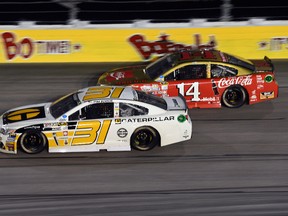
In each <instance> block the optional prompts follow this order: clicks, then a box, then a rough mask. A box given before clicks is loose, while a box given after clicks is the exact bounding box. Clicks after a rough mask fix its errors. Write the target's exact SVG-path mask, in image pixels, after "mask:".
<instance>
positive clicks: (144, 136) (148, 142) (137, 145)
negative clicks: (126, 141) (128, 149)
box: [131, 127, 160, 151]
mask: <svg viewBox="0 0 288 216" xmlns="http://www.w3.org/2000/svg"><path fill="white" fill-rule="evenodd" d="M159 144H160V137H159V135H158V133H157V131H156V130H155V129H153V128H150V127H141V128H137V129H136V130H135V131H134V133H133V134H132V136H131V146H132V148H134V149H137V150H140V151H147V150H150V149H152V148H154V147H155V146H156V145H159Z"/></svg>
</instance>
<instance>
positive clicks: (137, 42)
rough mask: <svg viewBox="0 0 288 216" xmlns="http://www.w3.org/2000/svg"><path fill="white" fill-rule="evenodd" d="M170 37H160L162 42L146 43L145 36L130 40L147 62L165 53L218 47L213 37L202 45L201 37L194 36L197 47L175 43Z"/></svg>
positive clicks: (136, 36)
mask: <svg viewBox="0 0 288 216" xmlns="http://www.w3.org/2000/svg"><path fill="white" fill-rule="evenodd" d="M168 37H169V35H166V34H164V35H160V37H159V38H160V40H157V41H146V40H145V36H143V35H140V34H136V35H133V36H131V37H130V38H129V39H128V40H129V42H130V43H131V44H132V45H133V46H134V47H135V48H136V50H137V51H138V52H139V53H140V54H141V56H142V57H143V59H145V60H147V59H149V58H151V55H152V54H157V55H162V54H165V53H170V52H174V51H176V50H180V49H184V48H185V49H192V50H196V49H214V48H215V47H216V40H215V37H214V36H213V35H211V36H210V37H209V41H208V42H207V43H206V44H201V36H200V35H199V34H195V35H194V39H195V45H185V44H180V43H174V42H173V41H170V40H169V39H168Z"/></svg>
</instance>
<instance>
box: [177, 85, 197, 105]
mask: <svg viewBox="0 0 288 216" xmlns="http://www.w3.org/2000/svg"><path fill="white" fill-rule="evenodd" d="M184 87H185V84H184V83H180V84H178V85H177V88H178V89H179V93H180V94H182V95H183V96H184V97H185V96H192V98H191V101H200V98H199V95H200V92H199V82H194V83H191V86H190V87H189V88H188V90H187V91H185V88H184Z"/></svg>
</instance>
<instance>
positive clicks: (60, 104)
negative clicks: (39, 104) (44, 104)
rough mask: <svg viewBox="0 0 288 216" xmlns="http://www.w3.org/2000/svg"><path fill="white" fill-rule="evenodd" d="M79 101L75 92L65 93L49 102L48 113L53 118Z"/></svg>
mask: <svg viewBox="0 0 288 216" xmlns="http://www.w3.org/2000/svg"><path fill="white" fill-rule="evenodd" d="M79 103H80V100H79V98H78V94H77V93H72V94H69V95H66V96H64V97H62V98H60V99H58V100H56V101H55V102H53V103H52V104H51V106H50V113H51V115H52V116H53V117H54V118H59V117H60V116H62V115H63V114H65V113H66V112H68V111H69V110H71V109H73V108H74V107H76V106H78V104H79Z"/></svg>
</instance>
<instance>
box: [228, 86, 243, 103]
mask: <svg viewBox="0 0 288 216" xmlns="http://www.w3.org/2000/svg"><path fill="white" fill-rule="evenodd" d="M225 100H226V102H227V103H228V104H230V105H232V106H237V105H240V104H242V103H243V93H242V91H241V90H240V89H238V88H233V89H229V90H228V91H227V93H226V95H225Z"/></svg>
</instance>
